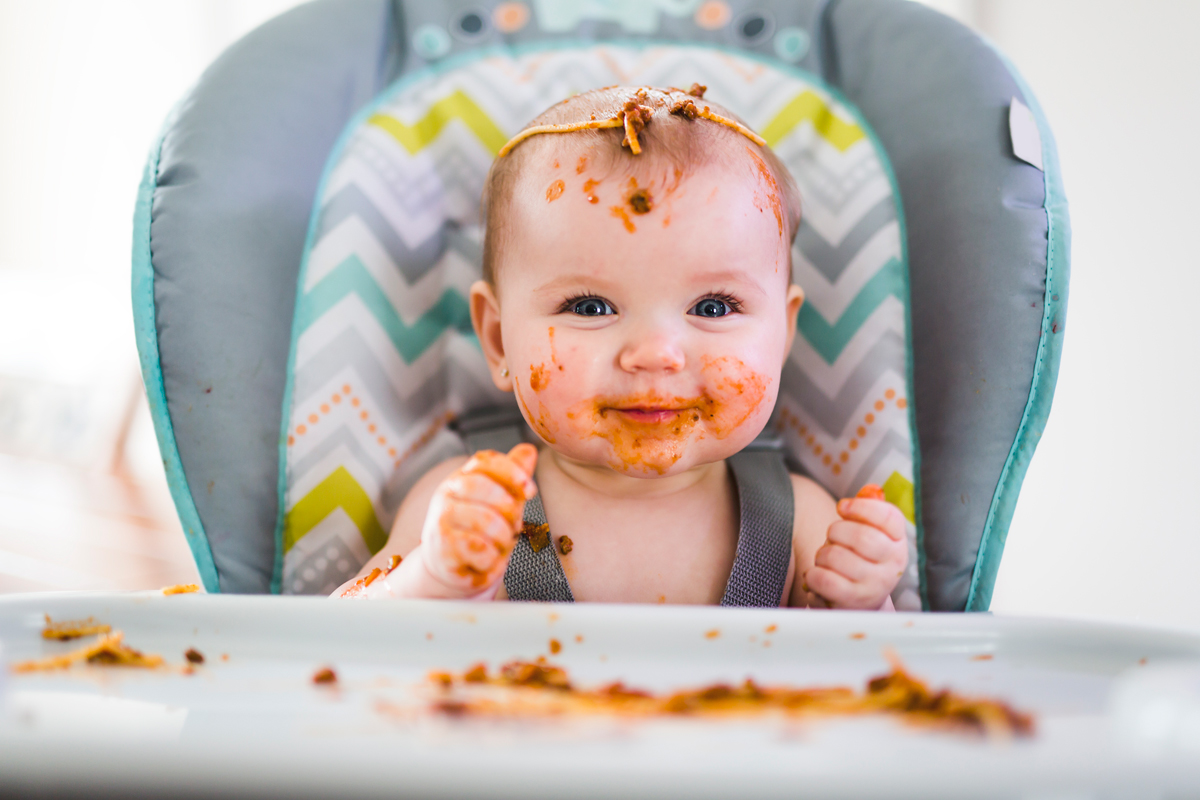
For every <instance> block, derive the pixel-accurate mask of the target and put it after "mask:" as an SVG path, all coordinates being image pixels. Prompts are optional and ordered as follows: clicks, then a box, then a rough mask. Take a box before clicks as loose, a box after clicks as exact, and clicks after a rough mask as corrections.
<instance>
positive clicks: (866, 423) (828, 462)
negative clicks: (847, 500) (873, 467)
mask: <svg viewBox="0 0 1200 800" xmlns="http://www.w3.org/2000/svg"><path fill="white" fill-rule="evenodd" d="M896 395H897V392H896V390H895V389H888V390H887V391H885V392H884V393H883V397H881V398H879V399H878V400H876V401H875V402H874V403H872V404H871V408H873V409H875V411H876V412H879V411H883V410H884V409H885V408H887V404H888V402H893V403H895V404H896V408H899V409H901V410H903V409H905V408H908V400H907V399H906V398H903V397H897V396H896ZM874 424H875V414H874V413H872V412H868V413H867V414H865V415H863V418H862V422H861V423H860V424H859V425H858V426H857V427H856V428H855V429H854V433H855V436H854V438H852V439H850V441H848V442H846V446H845V448H844V449H842V450H841V451H840V452H837V447H836V443H829V442H827V443H825V444H822V443H821V442H820V441H818V439H817V436H816V432H815V431H811V430H809V427H808V426H807V425H805V424H804V423H803V422H801V421H800V418H799V417H798V416H796V414H794V413H793V412H792V411H791V410H790V409H788V408H787V407H784V408H783V409H782V410H781V411H780V412H779V422H778V424H777V427H778V428H779V430H780V431H786V430H789V429H790V430H791V431H792V432H793V433H795V434H796V435H797V437H798V438H799V441H800V444H802V445H804V446H805V447H807V448H808V450H809V451H810V452H811V453H812V454H813V456H814V457H815V458H816V459H817V460H818V461H819V462H820V463H821V464H823V465H824V466H825V468H826V469H828V470H829V471H830V472H831V473H833V474H834V475H841V474H842V465H843V464H846V463H847V462H849V461H850V454H851V453H852V452H853V451H855V450H857V449H858V445H859V444H860V443H861V440H862V439H864V438H866V435H867V432H868V430H869V428H870V427H871V426H872V425H874ZM831 445H835V446H831ZM835 452H837V455H836V457H835V456H834V453H835Z"/></svg>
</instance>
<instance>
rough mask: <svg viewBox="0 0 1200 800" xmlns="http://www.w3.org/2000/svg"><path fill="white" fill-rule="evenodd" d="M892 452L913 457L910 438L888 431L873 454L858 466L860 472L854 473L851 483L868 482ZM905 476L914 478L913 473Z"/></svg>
mask: <svg viewBox="0 0 1200 800" xmlns="http://www.w3.org/2000/svg"><path fill="white" fill-rule="evenodd" d="M891 453H901V454H903V455H904V457H905V458H906V459H911V458H912V448H911V446H910V445H909V443H908V440H907V439H905V438H904V437H903V436H901V435H900V434H898V433H896V432H895V431H888V432H887V435H886V436H884V437H883V439H881V440H880V442H879V444H878V445H876V446H875V449H874V450H872V451H871V455H870V456H868V457H867V460H866V461H864V462H863V464H862V466H861V467H859V468H858V472H856V473H855V474H854V480H853V481H851V482H850V485H851V486H862V485H863V484H864V483H866V482H867V481H868V480H869V479H870V477H871V473H872V472H874V471H875V468H876V467H878V466H879V462H881V461H883V459H885V458H887V456H888V455H889V454H891ZM904 477H906V478H908V479H910V480H911V479H912V476H911V475H905V476H904Z"/></svg>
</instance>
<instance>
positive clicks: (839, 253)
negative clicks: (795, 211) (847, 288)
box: [794, 197, 896, 283]
mask: <svg viewBox="0 0 1200 800" xmlns="http://www.w3.org/2000/svg"><path fill="white" fill-rule="evenodd" d="M895 220H896V208H895V206H893V205H892V198H890V197H884V198H881V199H880V201H879V202H878V203H876V204H875V205H874V207H872V208H871V210H870V211H868V212H867V213H866V214H864V215H863V216H862V218H861V219H859V221H858V222H856V223H855V224H854V227H853V228H851V229H850V231H849V233H847V234H846V236H845V238H843V239H842V241H841V242H840V243H839V244H838V245H837V246H834V245H831V244H830V243H829V242H828V241H826V239H825V237H823V236H821V234H819V233H817V231H816V230H815V229H814V228H813V227H812V225H810V224H808V221H807V220H806V219H804V218H803V217H802V218H801V220H800V230H799V231H797V232H796V244H795V245H794V246H795V247H796V248H798V249H799V250H800V252H801V253H803V254H804V258H805V259H806V260H807V261H808V263H810V264H812V265H813V266H814V267H816V269H817V271H818V272H820V273H821V274H822V275H824V276H825V279H826V280H827V281H829V282H830V283H837V279H838V278H840V277H841V276H842V273H843V272H845V271H846V267H847V266H848V265H849V264H850V262H851V261H852V260H853V259H854V257H855V256H856V255H858V252H859V250H861V249H862V248H863V245H865V244H866V243H867V242H868V241H870V239H871V237H872V236H874V235H875V234H876V233H878V232H879V229H880V228H882V227H883V226H885V225H887V224H888V223H889V222H895Z"/></svg>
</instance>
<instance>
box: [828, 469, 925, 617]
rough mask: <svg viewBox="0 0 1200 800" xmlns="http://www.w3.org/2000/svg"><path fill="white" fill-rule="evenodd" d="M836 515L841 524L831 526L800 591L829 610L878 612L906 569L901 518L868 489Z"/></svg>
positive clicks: (845, 503) (905, 540)
mask: <svg viewBox="0 0 1200 800" xmlns="http://www.w3.org/2000/svg"><path fill="white" fill-rule="evenodd" d="M837 510H838V513H839V514H841V516H842V519H840V520H838V521H836V522H834V523H833V524H832V525H830V526H829V533H828V534H827V536H826V540H825V544H824V545H823V546H822V547H821V549H820V550H818V551H817V555H816V558H815V559H814V566H813V567H812V569H810V570H808V572H806V573H805V575H804V582H805V587H804V588H805V590H806V591H811V592H815V593H816V594H818V595H820V596H821V597H822V598H824V600H825V601H826V602H827V603H828V604H829V606H830V608H857V609H869V610H872V611H873V610H876V609H879V608H882V607H883V605H884V603H885V602H886V601H887V599H888V596H889V595H890V594H891V593H892V590H893V589H895V588H896V584H897V583H899V582H900V576H901V575H903V574H904V568H905V567H907V566H908V538H907V536H906V535H905V531H904V516H903V515H902V514H901V513H900V509H898V508H896V507H895V506H894V505H892V504H891V503H889V502H887V501H886V500H884V499H883V492H882V491H880V489H879V487H877V486H871V485H868V486H864V487H863V488H862V490H860V491H859V493H858V496H856V497H854V498H853V499H845V500H839V501H838V505H837Z"/></svg>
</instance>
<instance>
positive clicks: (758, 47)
mask: <svg viewBox="0 0 1200 800" xmlns="http://www.w3.org/2000/svg"><path fill="white" fill-rule="evenodd" d="M556 1H558V2H567V3H574V2H582V0H550V2H556ZM644 2H645V3H646V5H648V6H649V5H654V2H653V0H644ZM827 2H828V0H758V1H757V2H755V1H754V0H729V3H728V5H729V7H730V9H731V11H730V17H731V19H730V23H729V24H728V25H725V26H724V27H722V28H719V29H717V30H704V29H703V28H700V27H698V26H697V25H696V23H695V22H694V21H693V13H692V10H691V6H690V4H688V3H687V2H686V0H685V2H683V3H678V2H674V3H658V4H657V5H658V6H659V10H658V11H657V12H654V13H655V14H656V18H657V21H658V28H657V29H656V30H654V31H652V32H650V33H644V34H643V33H638V32H633V31H629V30H626V29H625V28H624V27H623V26H622V25H621V24H620V23H617V22H612V21H607V20H596V19H587V18H586V15H584V16H585V18H584V19H582V21H581V22H580V23H579V26H578V27H577V28H575V29H574V30H571V31H567V32H565V33H546V32H544V31H542V30H541V29H540V28H539V27H538V25H537V24H536V21H535V20H530V22H529V24H527V25H526V26H525V27H524V28H522V29H521V30H519V31H515V32H513V33H501V32H500V31H498V30H496V29H495V28H494V27H492V26H490V25H489V26H488V28H487V29H486V30H485V31H483V32H482V33H481V34H480V35H479V36H476V37H472V38H471V39H470V40H469V41H467V40H464V38H462V37H461V36H451V37H450V48H449V49H448V50H447V51H446V53H445V54H444V55H442V56H441V57H439V58H438V59H436V60H433V61H430V60H427V59H425V58H422V57H421V55H420V54H419V53H418V52H417V51H416V48H413V47H409V48H407V51H406V56H405V62H404V72H406V73H407V72H411V71H413V70H417V69H421V68H422V67H427V66H429V65H430V64H434V63H439V62H444V61H447V60H449V59H453V58H454V57H455V56H458V55H461V54H463V53H470V52H472V51H475V50H478V49H479V48H481V47H494V46H496V45H499V44H504V45H516V46H520V45H527V44H536V43H538V42H563V41H564V40H569V41H589V42H599V41H605V40H609V41H618V42H638V41H639V40H641V41H645V42H679V43H680V44H687V45H705V44H711V45H719V46H721V47H735V48H738V49H739V50H742V51H744V52H747V53H754V54H756V55H758V56H760V57H763V58H769V59H771V60H773V61H778V60H779V57H778V56H777V55H776V52H775V45H774V36H773V34H774V33H776V32H777V31H780V30H782V29H784V28H800V29H803V30H804V31H806V32H807V33H808V34H809V38H810V41H811V42H812V44H811V45H810V48H809V51H808V53H806V54H805V56H804V57H803V58H802V59H801V60H799V61H798V62H797V63H796V64H795V65H794V66H797V67H802V68H804V69H807V70H809V71H812V72H815V71H816V65H817V55H818V53H817V41H818V37H817V35H816V33H815V32H814V31H813V28H815V27H816V26H817V25H818V20H819V19H820V14H821V10H822V9H823V8H824V6H825V5H826V3H827ZM493 5H495V3H494V2H478V1H477V0H396V6H397V8H398V10H399V11H398V15H399V16H400V18H401V19H403V20H404V29H405V30H406V31H409V32H413V31H417V30H418V29H420V28H421V26H423V25H432V26H434V27H436V28H438V29H441V30H445V29H446V28H447V27H450V28H452V27H453V21H454V20H457V19H459V18H460V17H461V15H462V14H464V13H466V12H471V11H475V12H478V11H486V9H488V8H490V7H492V6H493ZM528 5H532V6H533V12H532V13H533V14H534V15H536V14H537V11H536V9H537V3H531V4H528ZM667 5H674V6H676V7H678V8H680V9H682V12H681V13H678V14H675V13H669V12H667V11H663V10H661V9H662V7H663V6H667ZM751 15H753V16H755V17H759V18H761V20H763V21H764V22H765V26H766V27H765V28H764V30H763V33H762V34H760V35H759V36H758V37H756V38H754V39H750V40H747V39H746V38H745V37H744V36H743V35H742V34H741V33H740V32H739V30H738V29H737V25H736V23H737V22H739V21H742V20H744V19H746V18H747V17H749V16H751ZM484 16H489V15H487V14H485V15H484Z"/></svg>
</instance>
